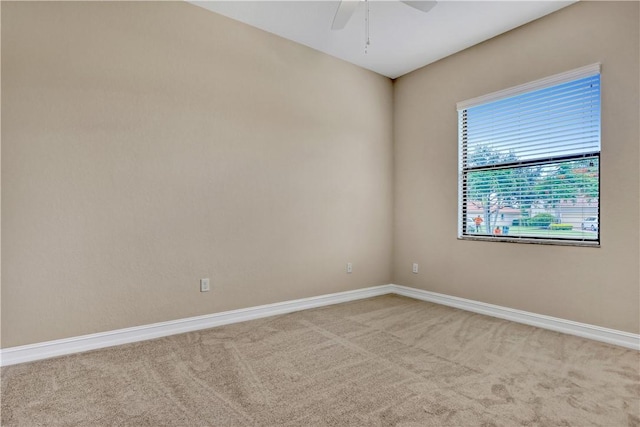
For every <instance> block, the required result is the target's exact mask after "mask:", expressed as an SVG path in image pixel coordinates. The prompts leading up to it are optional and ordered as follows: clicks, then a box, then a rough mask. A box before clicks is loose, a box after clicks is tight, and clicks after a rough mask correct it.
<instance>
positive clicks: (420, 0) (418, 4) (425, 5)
mask: <svg viewBox="0 0 640 427" xmlns="http://www.w3.org/2000/svg"><path fill="white" fill-rule="evenodd" d="M400 1H402V3H404V4H406V5H407V6H411V7H413V8H415V9H418V10H420V11H422V12H429V11H430V10H431V9H433V6H435V5H436V4H437V3H438V2H437V1H435V0H417V1H403V0H400Z"/></svg>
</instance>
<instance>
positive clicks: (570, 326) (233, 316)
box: [0, 285, 640, 366]
mask: <svg viewBox="0 0 640 427" xmlns="http://www.w3.org/2000/svg"><path fill="white" fill-rule="evenodd" d="M386 294H397V295H402V296H406V297H409V298H414V299H418V300H422V301H429V302H433V303H436V304H441V305H446V306H449V307H455V308H459V309H462V310H467V311H472V312H474V313H480V314H484V315H487V316H492V317H498V318H501V319H506V320H510V321H513V322H518V323H524V324H526V325H531V326H536V327H539V328H543V329H549V330H552V331H557V332H562V333H565V334H570V335H576V336H579V337H583V338H589V339H592V340H596V341H602V342H606V343H609V344H614V345H619V346H621V347H626V348H631V349H633V350H640V335H637V334H632V333H629V332H623V331H618V330H615V329H608V328H603V327H600V326H595V325H588V324H586V323H579V322H574V321H571V320H565V319H559V318H556V317H550V316H545V315H542V314H536V313H530V312H527V311H522V310H516V309H513V308H508V307H502V306H499V305H493V304H487V303H484V302H480V301H473V300H469V299H465V298H459V297H454V296H450V295H444V294H439V293H436V292H430V291H424V290H421V289H415V288H409V287H406V286H400V285H381V286H373V287H370V288H364V289H357V290H354V291H346V292H338V293H335V294H327V295H320V296H316V297H310V298H302V299H297V300H292V301H285V302H279V303H275V304H266V305H260V306H257V307H249V308H242V309H239V310H231V311H225V312H222V313H215V314H208V315H204V316H196V317H189V318H186V319H178V320H171V321H168V322H160V323H153V324H150V325H143V326H136V327H133V328H126V329H117V330H114V331H108V332H101V333H97V334H90V335H82V336H78V337H72V338H65V339H60V340H54V341H46V342H41V343H36V344H29V345H23V346H19V347H9V348H5V349H0V366H8V365H15V364H18V363H24V362H31V361H35V360H42V359H48V358H51V357H56V356H63V355H65V354H73V353H80V352H83V351H88V350H97V349H100V348H105V347H112V346H115V345H121V344H127V343H132V342H138V341H144V340H149V339H154V338H160V337H165V336H168V335H175V334H181V333H184V332H190V331H197V330H201V329H208V328H213V327H216V326H222V325H228V324H231V323H238V322H245V321H247V320H253V319H259V318H262V317H269V316H275V315H278V314H285V313H292V312H294V311H300V310H306V309H309V308H316V307H324V306H328V305H333V304H339V303H343V302H349V301H355V300H359V299H364V298H371V297H375V296H380V295H386Z"/></svg>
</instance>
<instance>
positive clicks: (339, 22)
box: [331, 0, 360, 30]
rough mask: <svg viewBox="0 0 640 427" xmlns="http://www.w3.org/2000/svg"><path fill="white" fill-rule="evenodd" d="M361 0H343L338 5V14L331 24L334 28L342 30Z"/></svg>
mask: <svg viewBox="0 0 640 427" xmlns="http://www.w3.org/2000/svg"><path fill="white" fill-rule="evenodd" d="M359 3H360V1H359V0H342V1H341V2H340V4H339V5H338V10H337V11H336V16H334V17H333V24H332V25H331V29H332V30H341V29H343V28H344V27H345V25H347V22H349V19H350V18H351V15H353V12H355V11H356V8H357V7H358V4H359Z"/></svg>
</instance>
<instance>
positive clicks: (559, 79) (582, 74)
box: [456, 63, 602, 247]
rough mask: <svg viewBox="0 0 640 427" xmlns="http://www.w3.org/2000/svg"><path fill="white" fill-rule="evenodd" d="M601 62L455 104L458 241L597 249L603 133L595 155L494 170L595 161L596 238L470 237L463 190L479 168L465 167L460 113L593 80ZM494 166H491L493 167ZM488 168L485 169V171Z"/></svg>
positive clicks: (599, 227) (525, 163)
mask: <svg viewBox="0 0 640 427" xmlns="http://www.w3.org/2000/svg"><path fill="white" fill-rule="evenodd" d="M601 68H602V66H601V63H594V64H590V65H587V66H584V67H581V68H577V69H573V70H570V71H567V72H564V73H559V74H555V75H552V76H549V77H545V78H542V79H539V80H535V81H532V82H529V83H525V84H522V85H518V86H514V87H511V88H507V89H503V90H500V91H497V92H493V93H489V94H486V95H482V96H479V97H476V98H471V99H468V100H466V101H461V102H458V103H457V104H456V109H457V111H458V231H457V233H458V239H459V240H476V241H495V242H509V243H527V244H545V245H562V246H581V247H600V240H601V231H600V230H601V216H600V209H601V203H600V201H601V200H602V191H601V173H600V172H601V170H600V169H601V163H600V159H601V153H602V134H601V131H600V132H599V134H598V140H599V141H600V143H599V149H598V151H597V152H593V151H591V152H584V153H581V154H570V155H563V156H552V155H550V156H548V157H545V158H540V159H537V160H536V161H531V162H528V161H517V162H513V163H505V164H503V163H500V164H498V166H497V168H505V169H507V168H508V169H516V168H518V167H526V166H528V165H533V164H535V163H536V162H537V163H539V164H553V162H556V163H560V162H562V161H571V160H579V159H580V158H585V159H586V158H594V157H595V158H597V167H598V198H597V200H598V203H597V213H596V216H597V218H598V230H597V238H596V239H570V238H567V239H562V238H558V237H557V236H550V237H533V236H515V237H514V236H505V235H501V234H498V235H495V234H469V233H468V232H467V231H466V230H467V226H468V224H467V223H468V221H469V219H470V218H471V217H470V216H469V215H470V214H468V213H467V214H466V215H465V210H466V209H467V208H466V207H465V204H467V203H469V201H468V200H467V198H466V194H467V191H466V189H465V177H466V176H467V174H468V173H469V172H472V171H473V170H474V169H475V170H477V169H481V170H482V167H477V166H475V167H469V166H466V165H465V161H466V160H465V158H466V154H465V151H464V150H465V149H466V148H467V147H466V144H465V142H464V139H463V135H464V134H465V131H464V130H463V124H462V123H463V120H462V117H463V112H464V111H465V110H467V109H469V108H472V107H476V106H479V105H484V104H488V103H491V102H494V101H499V100H502V99H505V98H511V97H514V96H517V95H521V94H525V93H529V92H533V91H537V90H541V89H546V88H549V87H553V86H558V85H561V84H563V83H569V82H572V81H575V80H579V79H582V78H587V77H592V76H596V75H599V76H601V74H602V73H601ZM598 97H599V100H600V106H601V99H602V85H601V84H600V87H599V91H598ZM598 123H599V125H600V126H599V129H601V124H602V112H601V110H600V114H599V116H598ZM495 167H496V165H494V168H495ZM487 169H489V168H485V170H487Z"/></svg>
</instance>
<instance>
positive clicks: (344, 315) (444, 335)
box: [2, 296, 640, 426]
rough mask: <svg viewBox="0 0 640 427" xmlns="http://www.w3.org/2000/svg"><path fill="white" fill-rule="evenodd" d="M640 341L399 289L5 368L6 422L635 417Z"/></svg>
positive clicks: (438, 422)
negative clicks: (574, 332)
mask: <svg viewBox="0 0 640 427" xmlns="http://www.w3.org/2000/svg"><path fill="white" fill-rule="evenodd" d="M639 370H640V353H638V352H635V351H632V350H626V349H623V348H619V347H615V346H610V345H606V344H601V343H598V342H594V341H589V340H585V339H581V338H577V337H572V336H568V335H563V334H559V333H555V332H550V331H546V330H542V329H537V328H533V327H529V326H524V325H520V324H517V323H511V322H508V321H503V320H499V319H494V318H491V317H485V316H481V315H477V314H473V313H468V312H464V311H459V310H455V309H451V308H448V307H443V306H439V305H435V304H430V303H426V302H421V301H415V300H412V299H408V298H403V297H398V296H383V297H377V298H372V299H368V300H363V301H357V302H353V303H347V304H340V305H335V306H331V307H325V308H320V309H314V310H308V311H304V312H298V313H293V314H289V315H283V316H277V317H272V318H268V319H261V320H255V321H251V322H247V323H242V324H236V325H229V326H223V327H219V328H215V329H209V330H206V331H200V332H193V333H188V334H183V335H177V336H172V337H168V338H163V339H158V340H154V341H147V342H143V343H137V344H130V345H125V346H121V347H116V348H110V349H104V350H98V351H93V352H89V353H85V354H80V355H72V356H65V357H60V358H57V359H51V360H46V361H40V362H34V363H28V364H22V365H15V366H9V367H5V368H2V425H3V426H37V425H47V426H50V425H79V426H102V425H130V426H142V425H149V426H165V425H166V426H169V425H171V426H205V425H206V426H281V425H285V426H287V425H288V426H294V425H295V426H303V425H304V426H315V425H317V426H322V425H334V426H343V425H358V426H382V425H402V426H430V425H432V426H516V425H531V426H547V425H548V426H592V425H598V426H638V425H640V376H639V375H640V372H639Z"/></svg>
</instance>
